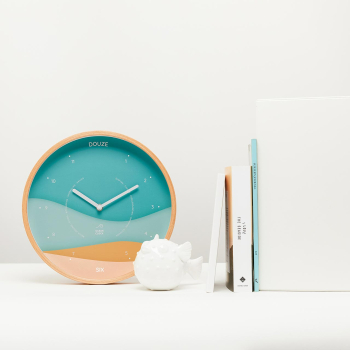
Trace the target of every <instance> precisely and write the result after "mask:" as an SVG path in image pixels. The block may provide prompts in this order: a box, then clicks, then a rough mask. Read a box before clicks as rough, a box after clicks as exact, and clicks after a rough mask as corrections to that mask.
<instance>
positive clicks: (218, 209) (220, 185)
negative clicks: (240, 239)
mask: <svg viewBox="0 0 350 350" xmlns="http://www.w3.org/2000/svg"><path fill="white" fill-rule="evenodd" d="M224 192H225V175H224V174H218V177H217V182H216V195H215V204H214V217H213V226H212V230H211V242H210V253H209V267H208V276H207V284H206V292H207V293H212V292H214V284H215V272H216V259H217V255H218V246H219V237H220V226H221V214H222V207H223V202H224Z"/></svg>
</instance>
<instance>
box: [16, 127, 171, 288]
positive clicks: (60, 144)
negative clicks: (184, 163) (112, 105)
mask: <svg viewBox="0 0 350 350" xmlns="http://www.w3.org/2000/svg"><path fill="white" fill-rule="evenodd" d="M91 136H108V137H114V138H117V139H120V140H124V141H127V142H129V143H131V144H133V145H135V146H137V147H138V148H140V149H142V150H143V151H144V152H145V153H147V154H148V155H149V156H150V157H151V158H152V159H153V161H154V162H155V163H156V164H157V166H158V167H159V169H160V170H161V172H162V173H163V175H164V177H165V180H166V182H167V184H168V187H169V191H170V197H171V217H170V223H169V228H168V231H167V234H166V236H165V238H166V239H169V238H170V237H171V234H172V232H173V229H174V225H175V217H176V197H175V191H174V186H173V184H172V182H171V179H170V176H169V174H168V172H167V171H166V169H165V167H164V165H163V164H162V163H161V161H160V160H159V159H158V158H157V157H156V155H155V154H154V153H153V152H151V151H150V150H149V149H148V148H147V147H146V146H144V145H143V144H142V143H140V142H138V141H136V140H134V139H132V138H130V137H128V136H125V135H122V134H118V133H114V132H110V131H88V132H82V133H79V134H75V135H72V136H70V137H67V138H65V139H64V140H62V141H60V142H58V143H56V144H55V145H54V146H52V147H51V148H50V149H49V150H48V151H47V152H45V154H44V155H43V156H42V157H41V158H40V159H39V160H38V162H37V163H36V164H35V166H34V168H33V169H32V171H31V172H30V175H29V177H28V180H27V182H26V185H25V188H24V192H23V200H22V216H23V223H24V228H25V230H26V233H27V236H28V238H29V241H30V243H31V245H32V246H33V248H34V249H35V251H36V252H37V254H38V255H39V256H40V258H41V259H42V260H43V261H44V262H45V263H46V264H47V265H49V266H50V267H51V268H52V269H53V270H55V271H56V272H58V273H59V274H61V275H63V276H65V277H67V278H69V279H72V280H74V281H77V282H83V283H88V284H109V283H115V282H119V281H122V280H125V279H127V278H130V277H132V276H134V271H132V272H129V273H127V274H124V275H122V276H119V277H117V278H113V279H105V280H95V279H86V278H80V277H77V276H73V275H70V274H68V273H66V272H64V271H62V270H60V269H59V268H57V266H56V265H54V264H53V263H52V262H51V261H50V260H49V259H48V258H47V257H46V256H45V254H44V253H43V251H42V250H41V249H40V248H39V246H38V244H37V243H36V241H35V239H34V236H33V234H32V232H31V230H30V226H29V221H28V211H27V209H28V196H29V191H30V187H31V185H32V182H33V180H34V177H35V175H36V173H37V172H38V170H39V169H40V167H41V166H42V164H43V163H44V162H45V161H46V159H47V158H48V157H49V156H51V154H53V153H54V152H55V151H57V150H58V149H59V148H61V147H63V146H65V145H66V144H68V143H70V142H72V141H75V140H79V139H82V138H85V137H91Z"/></svg>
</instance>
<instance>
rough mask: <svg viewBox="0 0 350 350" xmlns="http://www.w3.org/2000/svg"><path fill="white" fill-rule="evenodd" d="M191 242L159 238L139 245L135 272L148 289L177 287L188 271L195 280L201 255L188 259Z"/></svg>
mask: <svg viewBox="0 0 350 350" xmlns="http://www.w3.org/2000/svg"><path fill="white" fill-rule="evenodd" d="M191 250H192V245H191V243H190V242H186V243H184V244H182V245H180V246H179V245H178V244H176V243H173V242H170V241H168V240H167V239H159V236H158V235H156V236H155V237H154V239H153V240H152V241H146V242H144V243H143V244H142V246H141V250H140V251H139V252H138V253H137V256H136V259H135V261H134V270H135V275H136V277H137V278H138V280H139V281H140V283H141V284H143V285H144V286H145V287H147V288H148V289H151V290H170V289H173V288H175V287H177V286H178V285H179V284H180V282H181V280H182V279H183V277H184V275H185V273H186V272H188V273H189V274H190V275H191V276H192V277H193V278H194V279H197V278H199V276H200V274H201V272H202V262H203V257H200V258H197V259H194V260H190V257H191Z"/></svg>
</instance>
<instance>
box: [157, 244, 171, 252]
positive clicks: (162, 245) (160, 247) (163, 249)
mask: <svg viewBox="0 0 350 350" xmlns="http://www.w3.org/2000/svg"><path fill="white" fill-rule="evenodd" d="M158 251H159V253H161V254H166V253H167V252H168V251H169V248H168V247H167V246H166V245H164V244H161V245H160V246H158Z"/></svg>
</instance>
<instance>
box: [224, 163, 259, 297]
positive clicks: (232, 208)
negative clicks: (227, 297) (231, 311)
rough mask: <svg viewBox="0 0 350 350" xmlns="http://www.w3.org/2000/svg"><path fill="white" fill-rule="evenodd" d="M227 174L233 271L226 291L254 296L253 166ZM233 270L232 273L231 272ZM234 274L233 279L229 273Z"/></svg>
mask: <svg viewBox="0 0 350 350" xmlns="http://www.w3.org/2000/svg"><path fill="white" fill-rule="evenodd" d="M225 174H226V191H227V198H226V201H227V202H226V203H227V204H226V205H227V210H226V215H227V216H228V217H227V220H226V221H227V223H228V230H227V234H228V241H227V244H228V248H229V250H228V253H229V254H228V258H229V259H230V260H231V261H230V266H231V268H230V271H229V273H228V282H227V287H228V288H229V289H231V290H232V289H233V291H234V292H252V291H253V289H252V286H253V275H252V182H251V175H252V174H251V166H232V167H227V168H226V169H225ZM232 270H233V271H232ZM231 271H232V274H231V275H232V278H230V272H231Z"/></svg>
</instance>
